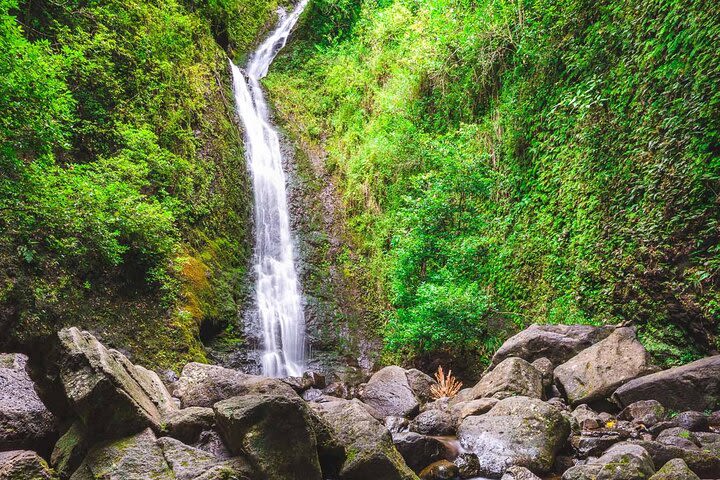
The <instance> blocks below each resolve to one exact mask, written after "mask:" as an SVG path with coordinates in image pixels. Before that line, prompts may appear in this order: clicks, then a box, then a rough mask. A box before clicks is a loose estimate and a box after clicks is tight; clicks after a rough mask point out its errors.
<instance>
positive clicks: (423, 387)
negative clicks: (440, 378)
mask: <svg viewBox="0 0 720 480" xmlns="http://www.w3.org/2000/svg"><path fill="white" fill-rule="evenodd" d="M405 374H406V375H407V380H408V384H409V385H410V390H412V391H413V394H415V398H417V399H418V400H420V402H421V403H427V402H430V401H431V400H432V393H431V391H430V388H431V387H432V386H433V385H437V382H436V381H435V379H433V378H432V377H431V376H430V375H427V374H425V373H423V372H421V371H420V370H418V369H416V368H411V369H410V370H407V371H406V372H405Z"/></svg>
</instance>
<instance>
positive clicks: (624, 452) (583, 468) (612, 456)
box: [562, 443, 655, 480]
mask: <svg viewBox="0 0 720 480" xmlns="http://www.w3.org/2000/svg"><path fill="white" fill-rule="evenodd" d="M654 473H655V467H654V465H653V461H652V459H651V458H650V455H648V452H647V451H645V449H644V448H642V447H640V446H638V445H631V444H627V443H619V444H617V445H614V446H612V447H610V448H609V449H608V450H607V451H606V452H605V453H604V454H603V455H602V456H601V457H600V458H596V459H593V460H590V461H589V462H588V463H586V464H585V465H578V466H575V467H572V468H570V469H569V470H567V471H566V472H565V473H564V474H563V476H562V480H640V479H644V478H649V477H650V476H652V475H653V474H654Z"/></svg>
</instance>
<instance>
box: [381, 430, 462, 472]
mask: <svg viewBox="0 0 720 480" xmlns="http://www.w3.org/2000/svg"><path fill="white" fill-rule="evenodd" d="M392 439H393V443H394V444H395V448H397V450H398V452H400V455H402V457H403V458H404V459H405V463H406V464H407V466H408V467H410V468H411V469H412V470H413V471H415V472H419V471H421V470H422V469H423V468H425V467H426V466H427V465H429V464H431V463H433V462H437V461H438V460H445V459H447V458H448V457H450V455H449V453H450V452H448V451H447V449H446V448H445V444H444V443H443V442H441V441H440V440H439V439H437V438H435V437H428V436H425V435H421V434H419V433H415V432H404V433H398V434H395V435H393V436H392Z"/></svg>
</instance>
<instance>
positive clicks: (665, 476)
mask: <svg viewBox="0 0 720 480" xmlns="http://www.w3.org/2000/svg"><path fill="white" fill-rule="evenodd" d="M650 480H700V477H698V476H697V475H695V473H694V472H693V471H692V470H690V467H688V466H687V463H685V461H684V460H683V459H682V458H674V459H672V460H670V461H668V462H667V463H666V464H665V465H663V467H662V468H661V469H660V470H658V471H657V473H655V475H653V476H652V477H650Z"/></svg>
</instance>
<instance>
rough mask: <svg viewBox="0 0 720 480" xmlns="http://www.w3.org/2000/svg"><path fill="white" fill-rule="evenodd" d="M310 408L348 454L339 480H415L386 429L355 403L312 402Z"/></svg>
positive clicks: (358, 402)
mask: <svg viewBox="0 0 720 480" xmlns="http://www.w3.org/2000/svg"><path fill="white" fill-rule="evenodd" d="M311 407H312V409H313V410H315V412H317V413H318V414H319V415H320V417H321V418H322V419H323V420H325V421H326V422H327V423H328V425H330V427H331V428H332V430H333V431H334V433H335V435H336V437H337V439H338V441H339V442H340V443H341V444H342V445H343V446H344V447H345V450H346V451H347V452H348V454H347V458H346V460H345V462H344V463H343V466H342V469H341V470H340V479H341V480H368V479H373V480H416V479H417V477H416V476H415V474H414V473H413V472H412V470H410V468H408V466H407V465H406V464H405V462H404V461H403V458H402V456H401V455H400V453H398V451H397V450H396V449H395V446H394V445H393V441H392V437H391V436H390V433H389V432H388V431H387V429H386V428H385V427H384V426H383V425H382V424H381V423H380V422H379V421H378V420H376V419H375V418H374V417H373V416H372V415H370V414H369V413H368V412H367V410H365V408H364V407H363V406H362V403H361V402H360V401H358V400H349V401H348V400H338V401H336V402H327V403H315V404H311Z"/></svg>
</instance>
